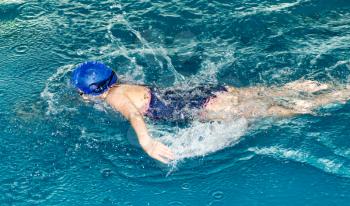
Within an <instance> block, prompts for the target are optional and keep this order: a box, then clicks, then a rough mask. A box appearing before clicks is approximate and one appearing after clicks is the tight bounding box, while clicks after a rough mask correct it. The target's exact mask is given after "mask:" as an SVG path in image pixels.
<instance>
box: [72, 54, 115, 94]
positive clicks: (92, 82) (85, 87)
mask: <svg viewBox="0 0 350 206" xmlns="http://www.w3.org/2000/svg"><path fill="white" fill-rule="evenodd" d="M117 79H118V77H117V75H116V74H115V72H114V71H113V70H112V69H111V68H109V67H108V66H107V65H105V64H103V63H101V62H95V61H90V62H85V63H82V64H80V65H78V66H77V67H76V68H75V69H74V71H73V74H72V84H73V85H74V86H75V87H76V88H77V89H79V90H80V91H81V92H82V93H84V94H88V95H93V96H97V95H100V94H103V93H104V92H105V91H107V90H108V89H109V88H110V87H111V86H112V85H113V84H115V83H116V82H117Z"/></svg>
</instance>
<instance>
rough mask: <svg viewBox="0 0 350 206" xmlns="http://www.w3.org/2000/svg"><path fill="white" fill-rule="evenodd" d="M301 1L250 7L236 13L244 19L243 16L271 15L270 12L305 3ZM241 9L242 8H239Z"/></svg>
mask: <svg viewBox="0 0 350 206" xmlns="http://www.w3.org/2000/svg"><path fill="white" fill-rule="evenodd" d="M307 1H308V0H306V1H302V0H297V1H295V2H291V3H280V4H275V5H260V4H259V6H256V7H251V8H249V9H247V10H245V11H241V12H238V15H239V16H240V17H245V16H251V15H255V14H260V13H271V12H277V11H281V10H285V9H288V8H291V7H294V6H297V5H299V4H300V3H303V2H307ZM239 9H242V8H239Z"/></svg>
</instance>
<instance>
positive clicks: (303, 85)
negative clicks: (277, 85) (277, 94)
mask: <svg viewBox="0 0 350 206" xmlns="http://www.w3.org/2000/svg"><path fill="white" fill-rule="evenodd" d="M283 87H284V88H286V89H291V90H295V91H298V92H309V93H314V92H318V91H321V90H326V89H329V88H330V86H329V85H328V84H323V83H320V82H317V81H312V80H297V81H294V82H290V83H287V84H286V85H284V86H283Z"/></svg>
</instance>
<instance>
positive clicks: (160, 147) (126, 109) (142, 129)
mask: <svg viewBox="0 0 350 206" xmlns="http://www.w3.org/2000/svg"><path fill="white" fill-rule="evenodd" d="M118 99H119V100H121V99H122V101H119V102H118V103H117V105H113V103H112V105H113V106H114V107H115V108H116V109H117V110H118V111H120V112H121V113H122V114H123V115H124V117H126V118H127V119H128V120H129V121H130V123H131V125H132V127H133V128H134V130H135V132H136V135H137V138H138V140H139V143H140V145H141V147H142V148H143V150H144V151H145V152H146V153H147V154H148V155H149V156H151V157H152V158H154V159H156V160H158V161H160V162H163V163H168V162H169V161H170V160H173V159H174V155H173V153H172V152H171V151H170V149H169V148H168V147H167V146H165V145H164V144H163V143H161V142H159V141H157V140H154V139H152V138H151V137H150V136H149V134H148V131H147V127H146V124H145V121H144V119H143V116H142V115H141V114H140V112H139V111H138V110H137V108H136V106H135V105H134V104H133V103H132V101H130V99H129V98H128V97H127V96H126V95H124V97H122V98H121V97H119V98H118Z"/></svg>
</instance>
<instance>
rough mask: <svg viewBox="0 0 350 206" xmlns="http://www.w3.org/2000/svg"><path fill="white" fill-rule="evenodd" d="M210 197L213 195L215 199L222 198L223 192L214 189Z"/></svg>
mask: <svg viewBox="0 0 350 206" xmlns="http://www.w3.org/2000/svg"><path fill="white" fill-rule="evenodd" d="M211 196H212V197H214V198H215V199H216V200H221V199H222V198H224V192H222V191H214V192H213V193H212V194H211Z"/></svg>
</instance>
